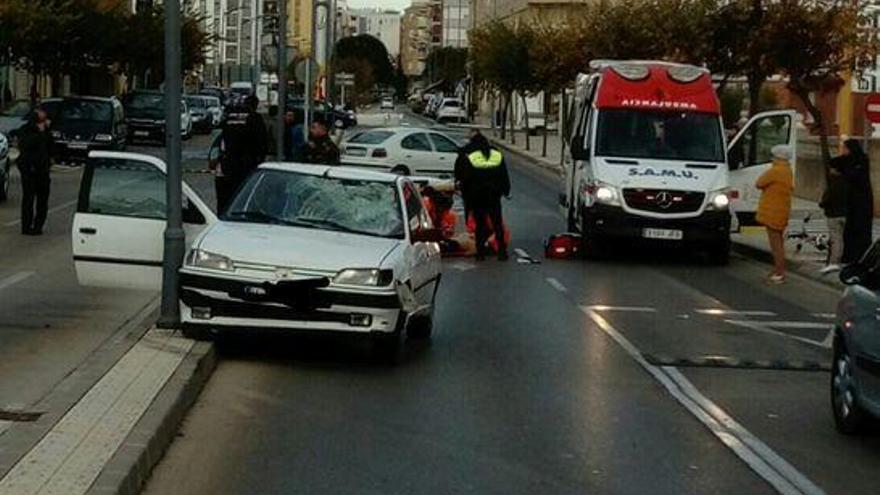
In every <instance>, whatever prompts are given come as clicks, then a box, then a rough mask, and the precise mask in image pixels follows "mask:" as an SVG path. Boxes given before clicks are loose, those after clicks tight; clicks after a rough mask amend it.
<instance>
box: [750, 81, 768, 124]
mask: <svg viewBox="0 0 880 495" xmlns="http://www.w3.org/2000/svg"><path fill="white" fill-rule="evenodd" d="M748 79H749V117H751V116H753V115H755V114H756V113H758V112H759V111H760V110H761V101H760V100H761V86H762V85H763V84H764V77H763V76H762V75H760V74H754V73H752V74H749V77H748Z"/></svg>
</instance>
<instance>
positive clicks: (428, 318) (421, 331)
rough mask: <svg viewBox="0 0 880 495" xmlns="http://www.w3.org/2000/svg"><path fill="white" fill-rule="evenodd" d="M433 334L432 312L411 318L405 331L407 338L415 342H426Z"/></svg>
mask: <svg viewBox="0 0 880 495" xmlns="http://www.w3.org/2000/svg"><path fill="white" fill-rule="evenodd" d="M433 332H434V310H433V309H431V312H430V313H428V314H426V315H420V316H415V317H413V318H412V319H411V320H410V322H409V327H408V328H407V329H406V335H407V337H409V338H411V339H416V340H428V339H430V338H431V333H433Z"/></svg>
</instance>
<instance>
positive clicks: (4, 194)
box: [0, 132, 12, 203]
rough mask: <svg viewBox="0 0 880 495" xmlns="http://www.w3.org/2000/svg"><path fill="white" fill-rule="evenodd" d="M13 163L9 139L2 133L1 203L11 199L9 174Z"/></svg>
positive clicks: (0, 153) (0, 161)
mask: <svg viewBox="0 0 880 495" xmlns="http://www.w3.org/2000/svg"><path fill="white" fill-rule="evenodd" d="M11 171H12V161H11V160H10V159H9V139H7V138H6V135H5V134H3V133H2V132H0V203H2V202H3V201H6V200H7V199H8V198H9V173H10V172H11Z"/></svg>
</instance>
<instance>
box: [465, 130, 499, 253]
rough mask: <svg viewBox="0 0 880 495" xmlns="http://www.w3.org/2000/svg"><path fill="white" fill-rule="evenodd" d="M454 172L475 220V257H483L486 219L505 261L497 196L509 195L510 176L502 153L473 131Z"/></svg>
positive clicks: (487, 227) (487, 231)
mask: <svg viewBox="0 0 880 495" xmlns="http://www.w3.org/2000/svg"><path fill="white" fill-rule="evenodd" d="M455 175H456V180H457V181H458V183H459V187H460V188H461V192H462V197H463V199H464V201H465V204H466V205H467V208H468V210H470V212H471V213H472V214H473V216H474V221H475V223H476V243H477V260H483V259H485V257H486V243H487V241H488V239H489V226H488V225H487V222H489V221H491V223H492V229H493V230H494V231H495V241H496V243H497V245H498V259H499V260H500V261H506V260H507V245H506V239H505V236H504V218H503V215H502V213H501V197H502V196H510V176H509V175H508V174H507V164H506V163H505V162H504V155H502V154H501V152H500V151H498V150H496V149H494V148H493V147H492V146H491V145H490V144H489V140H488V139H486V137H485V136H483V135H482V134H480V133H475V134H474V135H473V136H472V137H471V140H470V142H469V143H468V145H467V146H466V147H465V151H464V152H463V153H462V155H461V156H460V158H459V162H458V163H456V174H455Z"/></svg>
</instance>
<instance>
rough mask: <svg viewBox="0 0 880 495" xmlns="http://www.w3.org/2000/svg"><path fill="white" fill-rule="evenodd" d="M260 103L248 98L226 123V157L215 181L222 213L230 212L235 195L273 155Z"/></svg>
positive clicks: (223, 157)
mask: <svg viewBox="0 0 880 495" xmlns="http://www.w3.org/2000/svg"><path fill="white" fill-rule="evenodd" d="M258 104H259V100H258V99H257V97H256V96H253V95H251V96H248V97H247V98H246V99H245V105H244V107H236V108H233V109H232V110H231V111H230V112H229V113H228V114H227V117H226V122H224V124H223V128H222V129H223V130H222V135H221V143H220V146H221V149H222V156H221V158H220V165H219V167H218V168H217V170H216V179H215V186H216V191H217V211H218V212H219V213H223V212H224V211H225V210H226V207H227V206H228V205H229V202H230V201H231V200H232V198H233V196H234V194H235V192H236V191H237V190H238V188H239V187H240V186H241V185H242V183H244V181H245V179H247V177H248V175H250V173H251V172H253V171H254V170H256V168H257V167H258V166H259V165H260V164H261V163H263V161H265V160H266V155H267V154H268V152H269V135H268V132H267V130H266V125H265V123H264V122H263V119H262V117H260V115H259V114H258V113H257V105H258Z"/></svg>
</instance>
